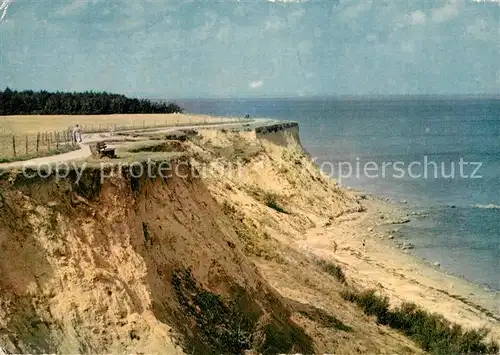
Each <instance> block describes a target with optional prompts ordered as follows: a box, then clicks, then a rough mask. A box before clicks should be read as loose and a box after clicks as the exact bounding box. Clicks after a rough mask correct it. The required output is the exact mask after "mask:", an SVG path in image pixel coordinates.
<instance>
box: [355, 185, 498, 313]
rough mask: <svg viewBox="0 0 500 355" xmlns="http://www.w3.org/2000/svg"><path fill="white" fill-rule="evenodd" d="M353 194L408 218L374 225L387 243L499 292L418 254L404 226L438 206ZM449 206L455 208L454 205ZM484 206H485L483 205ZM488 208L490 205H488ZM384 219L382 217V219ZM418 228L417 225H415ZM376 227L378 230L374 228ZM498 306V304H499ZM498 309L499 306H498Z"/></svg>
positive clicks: (413, 237) (420, 218)
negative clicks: (397, 211)
mask: <svg viewBox="0 0 500 355" xmlns="http://www.w3.org/2000/svg"><path fill="white" fill-rule="evenodd" d="M351 191H352V192H354V193H355V194H360V195H367V196H370V197H371V198H372V199H373V200H376V201H379V203H381V204H386V205H387V208H393V209H394V208H398V209H399V210H400V211H401V215H402V217H401V219H403V220H404V219H406V218H407V219H408V220H407V222H406V221H404V222H402V223H398V221H394V222H395V223H381V224H378V225H376V226H375V227H374V232H378V233H379V234H382V233H383V234H385V236H386V237H385V238H383V240H386V239H389V244H390V245H392V246H393V247H396V248H397V249H399V250H400V251H402V252H403V253H405V254H406V255H409V256H412V257H414V258H416V259H418V260H420V261H421V262H422V263H423V264H424V265H426V266H428V267H432V268H434V269H436V270H440V271H441V272H442V273H444V274H446V275H449V276H452V277H456V278H458V279H461V280H463V281H465V282H467V283H469V284H471V285H473V286H475V287H478V288H482V289H483V290H485V291H486V292H491V293H494V294H500V289H497V288H495V287H493V286H492V285H490V284H489V283H488V282H480V281H475V280H472V279H471V278H468V277H467V276H466V275H464V274H462V273H460V272H458V271H454V270H452V269H451V268H446V267H443V266H442V265H441V260H440V259H439V258H437V259H436V260H431V259H428V258H426V257H423V256H421V255H419V254H418V250H419V248H418V246H415V245H414V244H413V243H412V242H413V241H414V240H416V239H417V237H416V236H414V235H413V236H412V235H409V234H408V233H407V231H405V230H404V229H405V227H408V226H412V222H415V223H419V220H425V219H427V218H429V217H430V216H431V215H432V213H433V212H432V210H433V208H436V209H440V208H439V207H428V208H422V207H418V206H415V205H412V204H410V203H409V202H407V200H404V202H402V201H395V200H391V199H390V198H388V197H384V196H382V195H376V194H373V193H369V192H366V193H365V192H364V191H362V190H351ZM449 207H450V208H455V207H454V206H453V207H451V206H449ZM470 207H471V208H483V207H476V206H475V205H472V206H470ZM484 208H486V207H484ZM488 209H490V207H488ZM383 220H384V219H382V221H383ZM417 228H418V226H417ZM375 229H378V230H375ZM499 306H500V304H499ZM499 309H500V308H499Z"/></svg>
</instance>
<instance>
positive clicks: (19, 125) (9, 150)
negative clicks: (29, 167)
mask: <svg viewBox="0 0 500 355" xmlns="http://www.w3.org/2000/svg"><path fill="white" fill-rule="evenodd" d="M236 120H237V119H235V118H215V117H210V116H202V115H187V114H118V115H82V116H72V115H47V116H45V115H43V116H41V115H27V116H0V159H9V160H11V158H13V157H14V149H13V144H12V138H13V136H14V137H15V145H16V154H15V156H16V157H23V156H28V155H31V154H37V153H42V152H48V151H51V150H53V149H54V148H56V138H55V137H56V132H60V137H61V138H60V142H61V145H66V144H65V143H64V142H66V139H64V138H63V137H66V134H65V131H67V130H68V128H69V127H72V126H74V125H75V124H79V125H80V127H81V128H82V133H83V134H85V133H91V132H99V131H101V132H102V131H107V130H109V129H110V128H111V127H113V128H114V129H115V130H127V129H142V128H154V127H166V126H176V125H190V124H192V125H197V124H205V123H206V124H210V123H214V124H215V123H221V122H232V121H236ZM39 133H40V134H41V135H42V134H44V135H49V137H50V134H51V135H52V139H50V138H49V139H40V141H39V144H38V150H37V134H39ZM44 137H45V136H44ZM49 141H50V143H49Z"/></svg>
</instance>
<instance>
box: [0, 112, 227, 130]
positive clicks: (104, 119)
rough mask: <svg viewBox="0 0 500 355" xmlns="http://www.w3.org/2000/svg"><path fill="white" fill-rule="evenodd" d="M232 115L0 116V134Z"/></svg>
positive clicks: (169, 123) (203, 119) (137, 125)
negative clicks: (77, 125)
mask: <svg viewBox="0 0 500 355" xmlns="http://www.w3.org/2000/svg"><path fill="white" fill-rule="evenodd" d="M231 120H236V119H234V118H214V117H210V116H203V115H187V114H118V115H82V116H72V115H54V116H52V115H48V116H38V115H34V116H29V115H27V116H0V134H5V133H7V134H10V133H13V132H15V133H17V134H36V133H38V132H42V131H48V132H52V131H61V130H65V129H67V128H68V127H70V126H74V125H75V124H79V125H80V126H81V127H82V130H83V133H85V131H86V130H87V131H90V130H97V129H99V127H100V128H101V129H108V128H109V127H113V126H114V125H116V126H117V128H120V127H123V126H126V127H127V128H142V127H143V126H146V127H154V126H175V125H177V124H180V125H188V124H200V123H201V124H202V123H210V122H213V123H220V122H221V121H223V122H229V121H231Z"/></svg>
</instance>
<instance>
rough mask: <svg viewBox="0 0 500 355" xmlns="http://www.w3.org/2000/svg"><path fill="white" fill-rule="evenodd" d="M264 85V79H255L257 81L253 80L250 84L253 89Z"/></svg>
mask: <svg viewBox="0 0 500 355" xmlns="http://www.w3.org/2000/svg"><path fill="white" fill-rule="evenodd" d="M262 85H264V82H263V81H262V80H255V81H251V82H250V83H249V84H248V86H249V87H250V88H251V89H258V88H260V87H262Z"/></svg>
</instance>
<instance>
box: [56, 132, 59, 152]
mask: <svg viewBox="0 0 500 355" xmlns="http://www.w3.org/2000/svg"><path fill="white" fill-rule="evenodd" d="M56 148H57V149H59V132H57V133H56Z"/></svg>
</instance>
